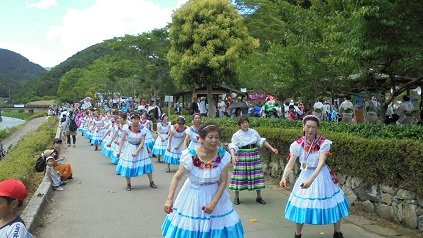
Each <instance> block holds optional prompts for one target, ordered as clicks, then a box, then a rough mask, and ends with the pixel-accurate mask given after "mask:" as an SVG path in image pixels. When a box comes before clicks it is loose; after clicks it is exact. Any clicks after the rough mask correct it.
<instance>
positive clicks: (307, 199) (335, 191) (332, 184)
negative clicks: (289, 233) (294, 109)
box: [280, 115, 349, 238]
mask: <svg viewBox="0 0 423 238" xmlns="http://www.w3.org/2000/svg"><path fill="white" fill-rule="evenodd" d="M303 125H304V126H303V130H304V136H303V137H301V138H299V139H298V140H296V141H294V142H293V143H292V144H291V146H290V149H289V151H290V158H289V161H288V163H287V165H286V166H285V170H284V172H283V176H282V179H281V181H280V186H281V187H282V188H286V179H287V177H288V174H289V172H290V171H291V169H292V167H293V166H294V164H295V162H296V159H297V158H299V162H300V167H301V173H300V175H299V177H298V179H297V181H296V182H295V185H294V188H293V189H292V192H291V195H290V197H289V200H288V203H287V204H286V208H285V218H286V219H288V220H290V221H292V222H295V223H296V231H295V237H296V238H300V237H301V230H302V228H303V225H304V224H313V225H326V224H334V234H333V237H334V238H342V237H343V235H342V233H341V219H342V218H344V217H346V216H348V215H349V211H348V207H349V202H348V199H347V198H346V197H345V195H344V192H343V191H342V189H341V188H340V187H339V186H338V185H337V183H338V181H337V179H336V177H335V176H334V174H333V173H331V171H330V169H329V167H328V166H327V165H326V164H325V161H326V157H327V155H328V154H329V151H330V147H331V144H332V141H330V140H328V139H325V138H324V137H323V136H319V135H318V129H319V125H320V120H319V118H318V117H317V116H314V115H308V116H305V117H304V119H303Z"/></svg>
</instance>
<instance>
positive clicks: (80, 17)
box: [47, 0, 180, 56]
mask: <svg viewBox="0 0 423 238" xmlns="http://www.w3.org/2000/svg"><path fill="white" fill-rule="evenodd" d="M178 1H180V0H178ZM172 10H174V9H170V8H160V7H159V6H158V5H156V4H154V3H152V2H150V1H147V0H120V1H113V0H97V1H96V3H95V4H94V5H93V6H91V7H89V8H87V9H84V10H77V9H69V10H68V12H67V13H66V15H65V16H64V17H63V18H62V21H61V23H60V24H58V25H54V26H52V27H51V28H50V29H49V31H48V36H47V39H48V40H49V41H57V40H58V41H59V42H60V44H61V46H62V48H63V50H64V51H65V52H67V53H69V56H70V55H72V54H74V53H76V52H77V51H80V50H83V49H85V48H86V47H88V46H91V45H93V44H96V43H99V42H102V41H103V40H106V39H110V38H113V37H119V36H124V35H125V34H131V35H136V34H140V33H142V32H146V31H150V30H152V29H154V28H161V27H164V26H166V24H167V23H168V22H170V20H171V14H172Z"/></svg>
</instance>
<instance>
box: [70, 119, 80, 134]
mask: <svg viewBox="0 0 423 238" xmlns="http://www.w3.org/2000/svg"><path fill="white" fill-rule="evenodd" d="M69 130H70V131H76V130H78V126H77V125H76V122H75V119H72V118H70V122H69Z"/></svg>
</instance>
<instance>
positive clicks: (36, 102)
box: [27, 100, 57, 105]
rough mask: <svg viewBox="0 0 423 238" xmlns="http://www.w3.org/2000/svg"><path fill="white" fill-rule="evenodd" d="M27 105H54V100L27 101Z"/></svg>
mask: <svg viewBox="0 0 423 238" xmlns="http://www.w3.org/2000/svg"><path fill="white" fill-rule="evenodd" d="M27 104H29V105H56V104H57V103H56V101H55V100H40V101H33V102H29V103H27Z"/></svg>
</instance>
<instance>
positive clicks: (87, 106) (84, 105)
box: [81, 101, 91, 110]
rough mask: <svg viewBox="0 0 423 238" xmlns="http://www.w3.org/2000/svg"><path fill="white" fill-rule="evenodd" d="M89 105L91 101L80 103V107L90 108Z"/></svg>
mask: <svg viewBox="0 0 423 238" xmlns="http://www.w3.org/2000/svg"><path fill="white" fill-rule="evenodd" d="M90 107H91V102H90V101H86V102H84V104H82V106H81V108H82V109H84V110H85V109H87V108H90Z"/></svg>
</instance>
